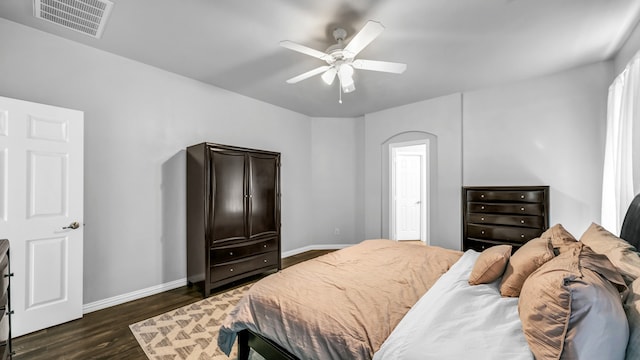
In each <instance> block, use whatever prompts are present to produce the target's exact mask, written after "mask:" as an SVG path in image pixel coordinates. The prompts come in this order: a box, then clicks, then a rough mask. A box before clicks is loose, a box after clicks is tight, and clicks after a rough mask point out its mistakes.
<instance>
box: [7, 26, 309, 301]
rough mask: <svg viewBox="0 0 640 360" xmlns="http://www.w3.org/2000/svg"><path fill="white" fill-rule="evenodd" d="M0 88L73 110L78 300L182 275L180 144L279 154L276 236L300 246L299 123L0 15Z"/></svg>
mask: <svg viewBox="0 0 640 360" xmlns="http://www.w3.org/2000/svg"><path fill="white" fill-rule="evenodd" d="M0 44H2V51H1V52H0V79H1V80H0V95H2V96H6V97H12V98H17V99H23V100H28V101H33V102H38V103H44V104H51V105H56V106H61V107H67V108H73V109H79V110H82V111H84V112H85V206H84V208H85V217H84V219H83V222H84V223H85V224H86V227H85V232H84V234H85V239H84V241H85V246H84V249H85V250H84V264H85V265H84V270H85V271H84V274H85V276H84V303H85V304H86V303H90V302H93V301H97V300H102V299H106V298H109V297H114V296H117V295H121V294H126V293H130V292H133V291H136V290H140V289H145V288H148V287H152V286H156V285H159V284H163V283H167V282H170V281H173V280H178V279H183V278H185V274H186V255H185V254H186V252H185V248H186V242H185V241H186V240H185V231H186V230H185V218H184V216H185V215H184V214H185V178H184V168H185V155H184V149H185V147H186V146H188V145H191V144H195V143H199V142H203V141H212V142H219V143H223V144H233V145H238V146H245V147H253V148H258V149H265V150H273V151H280V152H282V163H283V166H282V187H283V189H286V190H285V191H284V192H283V196H282V218H283V223H282V245H283V250H285V251H287V250H291V249H296V248H300V247H303V246H306V245H308V244H309V228H310V225H311V215H312V213H311V207H310V206H309V194H310V193H311V184H310V182H309V178H310V173H311V165H310V159H311V145H310V142H309V139H310V137H311V121H310V119H309V118H308V117H306V116H303V115H301V114H298V113H295V112H292V111H289V110H285V109H282V108H279V107H275V106H273V105H269V104H266V103H263V102H259V101H256V100H253V99H250V98H247V97H244V96H240V95H238V94H235V93H231V92H229V91H225V90H222V89H219V88H216V87H212V86H209V85H205V84H203V83H200V82H196V81H193V80H190V79H187V78H184V77H181V76H177V75H174V74H171V73H168V72H165V71H162V70H159V69H157V68H153V67H150V66H147V65H143V64H141V63H137V62H134V61H131V60H128V59H125V58H122V57H118V56H115V55H112V54H109V53H106V52H102V51H99V50H95V49H93V48H90V47H87V46H84V45H81V44H78V43H74V42H71V41H68V40H65V39H62V38H58V37H55V36H52V35H48V34H46V33H43V32H40V31H37V30H33V29H31V28H28V27H24V26H22V25H18V24H15V23H12V22H8V21H6V20H4V19H0Z"/></svg>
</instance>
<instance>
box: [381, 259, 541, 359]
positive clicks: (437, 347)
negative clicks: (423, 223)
mask: <svg viewBox="0 0 640 360" xmlns="http://www.w3.org/2000/svg"><path fill="white" fill-rule="evenodd" d="M479 255H480V254H479V253H478V252H476V251H473V250H468V251H466V252H465V253H464V255H463V256H462V257H461V258H460V260H458V262H456V263H455V264H454V265H453V266H452V267H451V269H450V270H449V271H448V272H446V273H445V274H444V275H442V277H440V279H438V281H437V282H436V283H435V284H434V285H433V287H432V288H431V289H430V290H429V291H427V293H426V294H425V295H424V296H422V298H420V300H419V301H418V302H417V303H416V304H415V305H414V306H413V307H412V308H411V310H409V312H408V313H407V314H406V315H405V316H404V318H403V319H402V320H401V321H400V323H399V324H398V326H397V327H396V328H395V329H394V330H393V332H392V333H391V335H390V336H389V337H388V338H387V340H386V341H385V342H384V343H383V344H382V346H381V347H380V349H379V350H378V351H377V352H376V353H375V354H374V357H373V360H398V359H402V360H414V359H415V360H418V359H420V360H425V359H439V360H440V359H474V360H481V359H491V360H499V359H505V360H507V359H508V360H520V359H522V360H525V359H526V360H531V359H533V354H532V353H531V350H529V346H528V345H527V341H526V339H525V337H524V334H523V333H522V325H521V323H520V317H519V316H518V299H517V298H503V297H501V296H500V290H499V285H500V279H498V280H497V281H496V282H493V283H491V284H483V285H475V286H471V285H469V283H468V280H469V274H471V270H472V269H473V265H474V264H475V262H476V259H477V258H478V256H479Z"/></svg>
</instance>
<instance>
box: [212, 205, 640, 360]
mask: <svg viewBox="0 0 640 360" xmlns="http://www.w3.org/2000/svg"><path fill="white" fill-rule="evenodd" d="M622 239H625V240H622ZM579 240H580V241H577V239H575V238H574V237H573V236H572V235H571V234H569V233H568V232H567V231H566V230H565V229H564V228H563V227H562V225H560V224H556V225H555V226H553V227H552V228H550V229H549V230H548V231H546V232H545V233H544V234H543V235H541V236H540V238H538V239H534V240H532V241H530V242H528V243H527V244H531V245H530V246H529V245H527V247H525V246H523V247H522V248H521V249H520V250H518V251H516V252H515V253H513V255H511V252H510V249H499V248H498V247H494V248H490V249H493V250H492V251H491V252H490V251H488V250H485V251H483V252H482V253H479V252H476V251H473V250H468V251H466V252H464V253H463V252H460V251H454V250H447V249H442V248H439V247H429V246H424V245H421V244H417V245H416V244H407V243H402V242H400V243H399V242H395V241H391V240H384V239H377V240H367V241H364V242H362V243H360V244H358V245H354V246H352V247H349V248H346V249H343V250H339V251H336V252H333V253H330V254H328V255H324V256H322V257H319V258H316V259H313V260H310V261H307V262H304V263H301V264H298V265H295V266H293V267H290V268H287V269H285V270H282V271H280V272H279V273H276V274H273V275H270V276H269V277H267V278H265V279H262V280H260V281H258V282H257V283H256V284H254V285H253V286H252V288H251V289H250V290H249V292H248V293H247V295H246V296H245V297H244V298H243V299H242V300H241V301H240V302H239V303H238V304H237V306H236V307H235V309H234V310H233V311H232V312H231V313H230V314H229V316H228V317H227V318H226V319H225V320H224V322H223V325H222V326H221V328H220V332H219V338H218V345H219V347H220V348H221V349H222V350H223V351H224V352H226V353H227V354H228V353H229V351H230V350H231V347H232V346H233V344H234V342H235V341H236V339H237V342H238V359H247V358H248V357H249V352H250V349H253V351H255V352H257V353H258V354H260V355H261V356H262V357H264V358H266V359H374V360H389V359H455V358H478V359H523V360H524V359H534V358H536V359H546V358H549V359H551V358H556V359H557V358H563V359H565V358H566V359H574V358H578V359H601V358H607V359H624V358H625V356H626V358H627V359H636V358H639V356H640V330H638V327H640V279H639V280H638V281H636V279H637V278H640V256H638V253H637V252H636V251H635V249H637V248H638V245H639V242H640V196H638V197H636V198H635V199H634V201H633V203H632V204H631V206H630V208H629V210H628V212H627V215H626V217H625V220H624V223H623V227H622V231H621V237H617V236H615V235H613V234H611V233H609V232H607V231H606V230H605V229H604V228H602V227H600V226H599V225H597V224H592V225H591V226H590V227H589V228H588V229H587V230H586V231H585V233H584V234H583V235H582V236H581V237H580V239H579ZM523 249H524V250H523ZM496 253H499V254H500V256H496ZM532 254H535V256H533V255H532ZM541 254H544V256H543V255H541ZM494 258H495V259H501V260H500V261H498V260H494ZM487 259H489V260H487ZM532 259H533V260H532ZM503 263H504V264H503ZM523 263H526V266H524V268H527V269H526V270H525V271H524V272H522V271H523V270H522V269H523V265H522V264H523ZM500 266H502V270H500V271H496V269H498V268H499V267H500ZM489 270H490V271H489ZM494 273H495V274H494ZM478 274H481V276H480V278H482V277H486V278H487V279H484V280H483V281H480V282H479V283H478V282H477V281H475V280H474V282H475V283H474V284H473V285H472V284H470V279H477V278H478ZM487 274H489V275H491V276H487ZM496 274H497V275H496ZM513 279H515V280H513ZM514 281H516V282H519V285H518V286H516V287H515V288H516V289H517V291H516V293H515V294H514V293H509V292H510V291H512V292H513V288H511V287H510V286H512V285H513V282H514ZM505 294H506V295H505ZM593 299H598V300H597V301H593Z"/></svg>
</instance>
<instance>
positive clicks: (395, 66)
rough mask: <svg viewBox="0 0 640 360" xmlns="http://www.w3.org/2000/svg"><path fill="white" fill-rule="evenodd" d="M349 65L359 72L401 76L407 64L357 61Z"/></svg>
mask: <svg viewBox="0 0 640 360" xmlns="http://www.w3.org/2000/svg"><path fill="white" fill-rule="evenodd" d="M351 65H353V67H354V68H356V69H360V70H372V71H382V72H388V73H394V74H402V73H403V72H404V71H405V70H407V64H402V63H395V62H388V61H376V60H363V59H358V60H354V61H353V63H352V64H351Z"/></svg>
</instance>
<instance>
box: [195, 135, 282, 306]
mask: <svg viewBox="0 0 640 360" xmlns="http://www.w3.org/2000/svg"><path fill="white" fill-rule="evenodd" d="M280 268H281V256H280V153H277V152H270V151H262V150H254V149H247V148H240V147H235V146H227V145H219V144H212V143H202V144H198V145H194V146H190V147H188V148H187V279H188V281H189V284H194V283H199V282H202V281H204V285H203V291H204V296H205V297H206V296H209V294H210V293H211V290H212V289H214V288H217V287H220V286H222V285H226V284H229V283H231V282H234V281H238V280H242V279H246V278H247V277H250V276H253V275H257V274H260V273H263V272H267V271H272V270H276V271H277V270H279V269H280Z"/></svg>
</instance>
